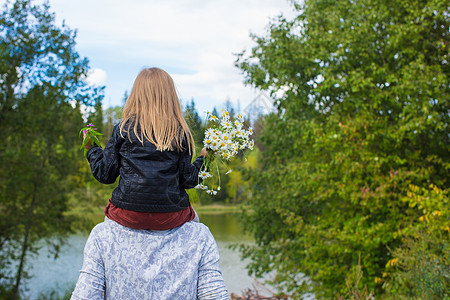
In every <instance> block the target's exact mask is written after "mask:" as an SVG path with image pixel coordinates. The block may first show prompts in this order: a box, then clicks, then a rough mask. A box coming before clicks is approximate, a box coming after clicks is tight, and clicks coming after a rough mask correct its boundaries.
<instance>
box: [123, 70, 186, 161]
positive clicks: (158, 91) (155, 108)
mask: <svg viewBox="0 0 450 300" xmlns="http://www.w3.org/2000/svg"><path fill="white" fill-rule="evenodd" d="M128 121H135V122H128ZM132 123H134V127H133V132H134V133H135V135H136V137H137V138H138V139H139V141H140V142H141V143H143V142H144V139H146V140H148V141H150V142H151V143H153V144H154V145H155V146H156V147H157V149H158V150H160V151H165V150H173V147H174V146H175V148H176V149H178V150H182V143H183V138H184V137H187V146H188V148H189V152H191V150H193V149H194V140H193V138H192V134H191V132H190V130H189V127H188V125H187V123H186V121H185V120H184V117H183V112H182V110H181V105H180V101H179V99H178V96H177V92H176V90H175V85H174V83H173V80H172V77H170V75H169V74H168V73H167V72H166V71H164V70H162V69H159V68H147V69H143V70H142V71H141V72H140V73H139V75H138V76H137V78H136V80H135V81H134V84H133V88H132V90H131V93H130V96H129V97H128V99H127V101H126V103H125V107H124V108H123V113H122V122H121V125H120V132H122V131H123V130H124V127H125V125H126V124H128V126H126V128H125V130H127V131H129V129H130V128H129V127H130V126H131V124H132ZM139 127H140V129H141V130H140V133H139V134H138V128H139ZM180 130H181V134H180Z"/></svg>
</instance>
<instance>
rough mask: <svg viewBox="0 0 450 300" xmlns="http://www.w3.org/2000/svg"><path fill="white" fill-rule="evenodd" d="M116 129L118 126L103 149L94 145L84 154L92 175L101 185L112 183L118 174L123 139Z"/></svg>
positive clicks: (115, 127) (116, 127)
mask: <svg viewBox="0 0 450 300" xmlns="http://www.w3.org/2000/svg"><path fill="white" fill-rule="evenodd" d="M118 127H119V126H118V124H117V125H116V126H114V129H113V133H112V136H111V139H110V140H109V141H108V143H107V144H106V146H105V149H102V148H101V147H99V146H97V145H94V146H92V147H91V149H89V150H88V152H87V154H86V158H87V160H88V161H89V164H90V166H91V171H92V175H94V177H95V179H97V180H98V181H99V182H101V183H105V184H111V183H114V182H115V181H116V179H117V177H118V176H119V174H120V173H119V168H120V147H121V146H122V143H123V141H124V139H123V138H122V137H121V136H120V133H119V128H118Z"/></svg>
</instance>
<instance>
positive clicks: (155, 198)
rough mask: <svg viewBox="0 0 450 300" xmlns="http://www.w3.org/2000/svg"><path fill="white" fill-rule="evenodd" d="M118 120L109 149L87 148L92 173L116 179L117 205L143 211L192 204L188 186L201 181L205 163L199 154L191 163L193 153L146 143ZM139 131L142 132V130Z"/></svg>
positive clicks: (105, 179)
mask: <svg viewBox="0 0 450 300" xmlns="http://www.w3.org/2000/svg"><path fill="white" fill-rule="evenodd" d="M118 125H119V124H117V125H116V126H115V127H114V129H113V133H112V137H111V139H110V140H109V142H108V144H106V146H105V149H104V150H102V148H101V147H99V146H97V145H94V146H93V147H92V148H90V149H89V151H88V152H87V159H88V161H89V164H90V166H91V170H92V174H93V175H94V177H95V178H96V179H97V180H98V181H99V182H101V183H105V184H111V183H114V182H115V181H116V179H117V177H118V176H119V175H120V179H119V185H118V186H117V187H116V188H115V189H114V191H113V193H112V197H111V203H112V204H113V205H115V206H117V207H120V208H123V209H128V210H134V211H140V212H174V211H180V210H182V209H185V208H187V207H188V206H189V196H188V194H187V193H186V191H185V189H189V188H193V187H194V186H196V185H197V184H198V183H199V178H198V172H199V171H200V168H201V166H202V164H203V156H199V157H198V158H197V159H196V160H195V161H194V163H192V164H191V159H192V155H190V154H189V151H188V150H187V145H183V146H184V149H185V150H184V151H182V152H178V151H177V150H175V151H158V150H156V146H155V145H153V144H152V143H150V142H149V141H147V140H145V142H144V145H142V143H141V142H139V140H138V139H137V138H136V136H135V135H134V133H133V132H132V129H131V128H130V138H131V142H130V140H129V139H128V136H127V132H126V131H124V132H122V135H123V136H121V135H120V128H119V126H118ZM138 133H139V132H138Z"/></svg>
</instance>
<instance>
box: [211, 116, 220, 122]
mask: <svg viewBox="0 0 450 300" xmlns="http://www.w3.org/2000/svg"><path fill="white" fill-rule="evenodd" d="M209 121H211V122H219V119H218V118H217V117H216V116H215V115H211V116H210V117H209Z"/></svg>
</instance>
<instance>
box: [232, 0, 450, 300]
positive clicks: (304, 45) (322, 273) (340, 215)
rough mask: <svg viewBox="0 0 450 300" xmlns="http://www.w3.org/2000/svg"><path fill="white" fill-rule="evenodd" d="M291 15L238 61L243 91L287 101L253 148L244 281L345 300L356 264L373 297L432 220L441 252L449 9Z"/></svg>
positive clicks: (316, 2)
mask: <svg viewBox="0 0 450 300" xmlns="http://www.w3.org/2000/svg"><path fill="white" fill-rule="evenodd" d="M295 8H296V10H297V11H298V16H297V17H296V18H295V19H294V20H292V21H288V20H286V19H284V18H283V17H280V18H279V19H278V20H277V21H274V22H273V23H272V24H271V25H270V27H269V33H268V36H267V37H254V39H255V41H256V43H257V46H256V47H255V48H254V49H253V50H252V52H251V53H250V54H246V53H242V54H240V55H239V56H238V58H237V62H236V64H237V66H238V67H240V68H241V69H242V70H243V72H244V74H245V76H246V81H247V82H248V83H250V84H252V85H254V86H255V87H257V88H261V89H267V90H269V91H271V92H272V93H273V96H274V97H275V95H276V94H278V95H279V93H278V92H279V91H280V90H281V91H283V94H282V96H281V97H279V98H277V106H278V111H279V113H278V114H273V115H270V116H268V117H266V118H265V120H264V122H263V129H262V132H261V133H260V136H259V140H257V143H260V144H261V145H262V149H263V152H262V160H261V163H262V166H261V168H260V169H259V171H255V172H253V173H252V174H251V176H250V177H251V178H250V179H251V181H252V185H253V186H254V188H253V189H252V190H251V194H252V196H251V197H250V198H249V200H248V202H247V204H248V206H249V210H251V212H252V213H248V214H246V215H245V216H244V217H245V220H246V227H247V228H248V230H249V231H250V232H252V234H253V235H254V237H255V239H256V242H257V245H256V246H255V247H251V246H250V247H249V246H246V247H244V248H243V253H244V256H246V257H250V258H252V262H251V263H250V265H249V269H250V271H251V272H252V273H254V274H256V275H262V274H263V273H266V272H270V271H276V273H277V275H276V277H275V280H274V281H275V283H277V284H278V285H279V286H280V287H281V288H282V289H285V290H286V291H288V292H291V293H293V294H294V295H295V296H298V295H301V294H303V293H306V292H308V291H313V292H314V293H315V295H316V297H318V298H333V297H336V296H337V294H340V295H345V294H347V293H348V292H349V290H348V286H347V285H346V283H345V281H346V278H347V277H348V276H350V275H349V274H351V272H352V270H355V266H357V264H358V261H359V257H361V268H362V269H361V272H362V274H364V275H363V276H362V278H361V279H360V280H359V283H360V285H361V287H364V286H367V289H368V290H374V291H375V295H382V294H383V293H385V292H386V290H384V289H383V285H384V287H385V288H386V286H387V285H388V283H387V282H386V280H387V277H389V276H387V274H388V272H387V270H386V264H387V263H388V261H390V259H392V254H391V253H390V251H389V249H393V250H394V249H397V248H401V247H403V246H404V239H406V238H407V237H409V236H413V235H414V232H415V230H416V229H418V228H422V227H423V224H424V222H423V221H422V220H423V219H426V218H427V216H428V218H430V216H433V217H436V216H437V217H436V218H434V219H433V220H434V222H435V226H436V228H439V229H440V230H441V239H444V240H445V241H448V235H449V226H448V222H449V221H448V220H449V210H448V190H447V187H448V184H449V183H448V169H449V165H448V159H449V152H448V144H449V136H448V124H449V116H448V99H449V98H450V97H449V85H448V76H449V71H450V69H449V65H448V63H447V62H448V60H449V57H448V41H449V35H450V34H449V31H448V28H449V25H450V20H449V12H448V8H447V5H446V2H445V1H438V0H433V1H406V0H396V1H370V0H363V1H356V2H355V1H348V0H340V1H332V2H330V1H325V0H310V1H308V0H307V1H305V2H304V5H303V4H295ZM434 189H436V190H437V191H440V192H433V191H434ZM421 218H422V219H421ZM433 226H434V225H433ZM429 230H431V229H429ZM436 230H437V229H436ZM430 245H435V244H434V243H430ZM433 247H434V246H433ZM393 253H397V252H393ZM411 253H415V252H414V251H412V250H411ZM411 253H410V254H411ZM394 255H395V254H394ZM411 255H412V254H411ZM443 267H448V264H447V265H445V264H444V265H443ZM300 274H304V275H306V276H308V278H309V279H310V280H303V279H302V277H301V276H300ZM391 278H392V280H395V278H397V277H391ZM402 286H403V287H404V285H402ZM390 292H392V293H393V292H397V293H401V292H403V290H402V289H399V290H397V291H394V290H391V291H390Z"/></svg>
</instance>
